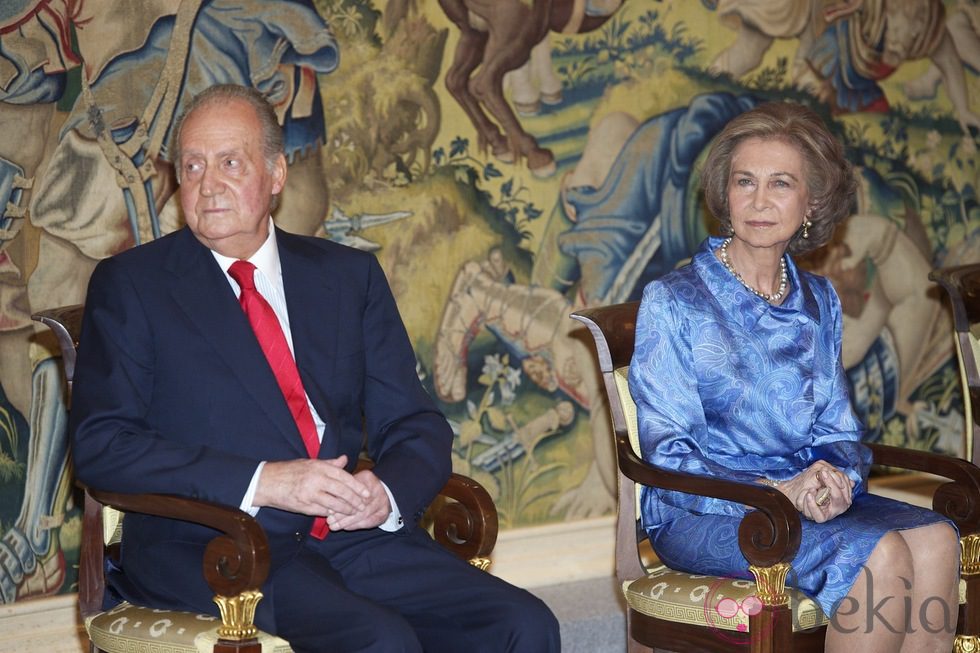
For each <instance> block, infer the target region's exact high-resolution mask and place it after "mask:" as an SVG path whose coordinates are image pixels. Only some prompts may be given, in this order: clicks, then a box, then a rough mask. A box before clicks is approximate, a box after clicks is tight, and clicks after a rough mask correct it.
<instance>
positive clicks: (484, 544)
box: [33, 305, 497, 653]
mask: <svg viewBox="0 0 980 653" xmlns="http://www.w3.org/2000/svg"><path fill="white" fill-rule="evenodd" d="M82 308H83V307H82V306H81V305H78V306H67V307H64V308H58V309H54V310H49V311H42V312H40V313H37V314H35V315H34V316H33V318H34V319H35V320H37V321H39V322H42V323H44V324H45V325H47V326H48V327H50V328H51V330H52V331H53V332H54V333H55V335H56V337H57V339H58V344H59V346H60V348H61V354H62V366H63V368H64V370H65V375H66V377H67V380H68V392H69V399H70V396H71V387H72V378H73V376H74V371H75V353H76V347H77V345H78V333H79V327H80V326H81V320H82ZM84 491H85V506H84V517H83V526H82V552H81V562H80V568H79V608H80V611H81V616H82V619H83V621H84V623H85V628H86V631H87V632H88V634H89V638H90V640H91V645H90V649H91V651H92V652H93V653H95V652H97V651H104V652H105V653H116V652H120V653H121V652H123V651H127V652H128V651H143V652H146V653H157V652H159V653H163V652H167V653H176V652H187V653H198V652H199V651H205V650H209V651H213V653H262V652H263V651H264V652H265V653H290V652H291V651H292V649H291V648H290V647H289V643H288V642H286V641H285V640H283V639H281V638H279V637H274V636H272V635H269V634H267V633H263V632H261V631H259V630H257V629H256V628H255V626H254V625H253V617H254V614H255V606H256V605H257V604H258V602H259V600H260V599H261V598H262V594H261V593H260V592H259V591H258V590H259V588H260V587H261V586H262V583H263V582H264V581H265V579H266V576H267V575H268V572H269V551H268V548H269V547H268V542H267V540H266V536H265V532H264V531H263V530H262V527H261V526H260V525H259V523H258V522H257V521H256V520H255V519H253V518H252V517H251V516H250V515H248V514H247V513H245V512H242V511H241V510H238V509H237V508H230V507H227V506H223V505H219V504H215V503H210V502H205V501H198V500H192V499H187V498H183V497H177V496H167V495H153V494H116V493H111V492H101V491H98V490H96V489H93V488H84ZM126 512H136V513H144V514H149V515H157V516H161V517H169V518H172V519H180V520H185V521H191V522H195V523H198V524H204V525H206V526H209V527H211V528H214V529H215V530H217V531H220V532H221V533H223V535H219V536H217V537H215V539H214V540H212V541H211V543H210V544H209V545H208V547H207V550H206V552H205V556H204V560H203V561H202V566H203V574H204V577H205V580H206V581H207V583H208V585H209V586H210V587H211V589H212V590H213V591H214V593H215V603H217V604H218V607H219V610H220V613H221V622H220V625H218V624H217V623H216V620H215V619H214V617H212V616H210V615H197V614H190V613H182V612H174V611H161V610H152V609H150V608H146V607H142V606H136V605H131V604H129V603H125V602H124V603H121V604H119V605H117V606H116V607H114V608H112V609H110V610H108V611H104V610H103V609H102V605H103V596H104V594H105V590H106V587H105V573H104V572H105V564H106V560H107V559H110V558H113V557H114V555H115V553H116V548H117V546H116V545H118V542H119V537H120V536H121V533H122V522H123V519H122V516H123V513H126ZM426 523H428V524H430V525H431V530H432V533H433V536H434V537H435V539H436V541H438V542H439V543H440V544H442V545H444V546H446V547H447V548H448V549H449V550H450V551H452V552H453V553H455V554H456V555H457V556H459V557H460V558H463V559H464V560H469V561H470V562H471V563H472V564H474V565H476V566H478V567H480V568H481V569H486V568H487V567H489V565H490V560H489V558H488V557H487V556H489V554H490V552H491V551H492V550H493V547H494V544H495V543H496V541H497V510H496V508H495V506H494V504H493V500H492V499H491V498H490V495H489V494H488V493H487V491H486V490H485V489H484V488H483V487H482V486H481V485H480V484H478V483H477V482H476V481H473V480H472V479H469V478H467V477H465V476H462V475H459V474H453V475H452V476H451V477H450V479H449V482H448V483H447V484H446V486H445V487H444V488H443V490H442V493H441V494H440V496H439V497H438V498H437V500H436V501H435V502H433V505H432V506H431V507H430V509H429V512H428V513H427V514H426Z"/></svg>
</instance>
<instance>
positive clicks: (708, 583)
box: [623, 565, 827, 632]
mask: <svg viewBox="0 0 980 653" xmlns="http://www.w3.org/2000/svg"><path fill="white" fill-rule="evenodd" d="M786 593H787V594H789V597H790V607H791V609H792V611H793V630H809V629H811V628H814V627H816V626H821V625H823V624H825V623H827V618H826V617H825V616H824V614H823V612H822V611H821V610H820V607H819V606H817V604H816V603H815V602H814V601H813V600H812V599H810V598H809V597H808V596H806V595H805V594H804V593H802V592H799V591H797V590H795V589H792V588H789V587H787V588H786ZM623 594H624V596H625V597H626V602H627V604H629V606H630V607H631V608H633V609H634V610H636V611H637V612H640V613H642V614H645V615H649V616H651V617H656V618H658V619H665V620H668V621H675V622H680V623H685V624H692V625H698V626H707V627H711V628H717V629H719V630H733V631H739V632H748V629H749V614H750V613H752V612H753V611H754V610H757V609H761V605H762V604H761V602H760V601H758V599H757V597H756V586H755V583H754V582H752V581H750V580H741V579H738V578H721V577H718V576H698V575H695V574H687V573H683V572H679V571H674V570H673V569H670V568H669V567H666V566H663V565H662V566H660V567H658V568H656V569H654V570H653V571H651V572H650V573H649V574H647V575H646V577H644V578H640V579H637V580H634V581H632V582H626V583H623Z"/></svg>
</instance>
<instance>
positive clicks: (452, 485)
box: [429, 473, 498, 561]
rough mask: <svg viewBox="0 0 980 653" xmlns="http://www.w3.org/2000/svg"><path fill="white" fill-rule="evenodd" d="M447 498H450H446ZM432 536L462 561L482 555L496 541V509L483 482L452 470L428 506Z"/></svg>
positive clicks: (485, 555) (491, 547)
mask: <svg viewBox="0 0 980 653" xmlns="http://www.w3.org/2000/svg"><path fill="white" fill-rule="evenodd" d="M447 499H449V500H447ZM429 517H430V518H431V519H432V526H433V537H434V538H435V540H436V541H437V542H438V543H439V544H441V545H443V546H445V547H446V548H447V549H449V550H450V551H452V552H453V553H454V554H456V555H457V556H458V557H460V558H462V559H463V560H471V561H472V560H473V559H475V558H485V557H487V556H489V555H490V552H491V551H493V547H494V545H495V544H496V543H497V528H498V523H497V508H496V507H495V506H494V504H493V499H491V498H490V494H489V493H488V492H487V491H486V489H484V487H483V486H482V485H480V484H479V483H477V482H476V481H474V480H473V479H471V478H469V477H466V476H463V475H462V474H456V473H453V474H451V475H450V476H449V481H448V482H447V483H446V485H445V486H444V487H443V488H442V490H441V491H440V493H439V497H438V498H437V500H436V501H435V502H433V504H432V506H431V507H430V508H429Z"/></svg>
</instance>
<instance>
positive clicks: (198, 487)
mask: <svg viewBox="0 0 980 653" xmlns="http://www.w3.org/2000/svg"><path fill="white" fill-rule="evenodd" d="M276 238H277V244H278V248H279V256H280V262H281V264H282V274H283V286H284V290H285V295H286V303H287V307H288V311H289V321H290V330H291V333H292V339H293V344H294V349H295V355H296V362H297V367H298V368H299V372H300V375H301V377H302V380H303V384H304V387H305V389H306V392H307V394H308V395H309V397H310V400H311V402H312V403H313V405H314V407H315V408H316V410H317V413H318V414H319V415H320V416H321V418H322V419H323V420H324V422H325V423H326V429H325V431H324V435H323V441H322V444H321V446H320V452H319V456H320V457H321V458H335V457H337V456H339V455H341V454H346V455H347V457H348V460H349V461H350V462H349V466H348V470H349V471H350V470H351V469H352V468H353V465H354V464H355V462H356V460H357V458H358V454H359V452H360V451H361V450H362V448H363V447H364V446H365V444H366V448H367V451H368V453H369V455H370V456H371V458H372V459H373V460H374V461H375V467H374V472H375V474H377V476H378V477H379V478H380V479H381V480H382V481H383V482H384V483H385V484H386V485H387V486H388V488H389V489H390V490H391V492H392V495H393V496H394V498H395V501H396V502H397V504H398V506H399V509H400V510H401V512H402V515H403V517H404V519H405V526H404V527H403V528H402V530H401V531H399V532H398V533H397V534H394V535H392V534H389V533H385V532H384V531H380V530H379V529H369V530H365V531H353V532H346V531H340V532H336V533H331V534H330V535H329V536H328V538H327V540H326V541H325V549H324V550H325V551H327V552H328V553H329V551H337V550H339V549H342V548H344V547H347V546H350V545H352V544H355V543H357V542H358V541H361V540H363V539H366V538H372V537H398V536H404V535H405V534H407V533H410V532H411V530H412V529H414V528H415V527H416V524H417V522H418V519H419V518H420V517H421V516H422V513H423V512H424V510H425V508H426V506H427V505H428V503H429V502H430V501H431V500H432V498H433V497H434V496H435V495H436V494H437V493H438V492H439V490H440V489H441V488H442V486H443V485H444V484H445V482H446V479H447V477H448V475H449V472H450V471H451V461H450V449H451V443H452V437H453V435H452V431H451V429H450V428H449V425H448V424H447V422H446V420H445V418H444V417H443V416H442V414H441V413H440V412H439V411H438V409H437V408H436V407H435V405H434V404H433V402H432V400H431V399H430V397H429V396H428V394H427V393H426V392H425V390H424V389H423V388H422V386H421V384H420V382H419V380H418V376H417V372H416V360H415V356H414V353H413V351H412V347H411V343H410V341H409V339H408V335H407V333H406V331H405V328H404V326H403V324H402V321H401V318H400V317H399V315H398V311H397V308H396V306H395V302H394V298H393V297H392V294H391V291H390V289H389V287H388V284H387V281H386V280H385V277H384V273H383V272H382V270H381V267H380V266H379V265H378V263H377V261H376V260H375V258H374V257H373V256H372V255H370V254H366V253H363V252H360V251H358V250H354V249H351V248H348V247H344V246H342V245H338V244H336V243H332V242H330V241H326V240H323V239H316V238H307V237H301V236H296V235H293V234H289V233H286V232H283V231H281V230H277V232H276ZM71 432H72V446H73V456H74V462H75V468H76V474H77V477H78V478H79V480H81V481H82V482H83V483H85V484H86V485H89V486H92V487H95V488H100V489H104V490H109V491H116V492H159V493H169V494H179V495H184V496H189V497H195V498H201V499H207V500H211V501H217V502H220V503H224V504H227V505H232V506H238V505H239V504H240V503H241V500H242V498H243V497H244V495H245V492H246V489H247V487H248V485H249V482H250V480H251V478H252V475H253V474H254V472H255V469H256V466H257V465H258V463H259V462H260V461H262V460H267V461H279V460H291V459H297V458H305V457H307V453H306V450H305V448H304V446H303V442H302V438H301V436H300V434H299V431H298V429H297V428H296V425H295V422H294V421H293V419H292V417H291V415H290V413H289V409H288V407H287V405H286V402H285V400H284V399H283V396H282V393H281V392H280V390H279V387H278V385H277V384H276V380H275V376H274V375H273V373H272V371H271V369H270V368H269V365H268V363H267V362H266V360H265V357H264V355H263V353H262V350H261V349H260V347H259V344H258V342H257V340H256V339H255V336H254V334H253V332H252V329H251V326H250V325H249V323H248V319H247V318H246V317H245V315H244V313H243V312H242V310H241V308H240V306H239V304H238V301H237V299H236V297H235V294H234V292H233V290H232V289H231V287H230V285H229V284H228V282H227V280H226V278H225V277H224V275H223V273H222V272H221V269H220V268H219V266H218V264H217V262H216V261H215V260H214V257H213V256H212V254H211V252H210V251H209V250H208V249H207V248H206V247H205V246H204V245H203V244H201V243H200V242H199V241H198V240H197V239H196V238H195V237H194V235H193V234H192V233H191V232H190V230H188V229H186V228H185V229H182V230H180V231H178V232H176V233H173V234H171V235H169V236H166V237H164V238H161V239H159V240H156V241H153V242H151V243H148V244H146V245H143V246H140V247H137V248H134V249H131V250H128V251H126V252H123V253H121V254H119V255H117V256H114V257H112V258H109V259H106V260H104V261H102V262H100V263H99V265H98V266H97V267H96V269H95V271H94V273H93V274H92V278H91V280H90V282H89V290H88V298H87V300H86V306H85V316H84V320H83V323H82V332H81V339H80V343H79V350H78V362H77V366H76V369H75V381H74V389H73V397H72V408H71ZM257 518H258V520H259V522H260V523H261V524H262V526H263V527H264V528H265V531H266V534H267V535H268V537H269V545H270V550H271V555H272V573H275V568H276V566H277V565H279V564H282V562H284V561H286V560H288V559H290V557H291V556H293V555H295V553H296V551H297V550H298V548H299V547H300V546H302V545H303V541H304V540H305V538H306V537H308V533H309V530H310V528H311V524H312V517H308V516H305V515H299V514H295V513H290V512H287V511H282V510H277V509H272V508H262V509H261V510H260V511H259V513H258V516H257ZM214 535H215V533H214V531H212V530H210V529H207V528H205V527H202V526H197V525H193V524H189V523H186V522H180V521H176V520H169V519H162V518H155V517H148V516H144V515H127V517H126V528H125V529H124V536H123V537H124V539H123V543H122V565H123V572H124V577H122V576H118V575H117V577H116V582H115V583H114V584H115V585H117V590H118V593H119V594H120V595H121V597H122V598H126V599H129V600H134V601H149V602H150V603H151V604H154V603H155V604H159V605H160V607H185V608H186V607H193V608H195V609H204V608H205V607H211V609H212V611H213V606H212V604H211V593H210V591H209V590H208V588H207V586H206V585H205V584H204V582H203V579H201V573H200V564H201V562H200V560H201V554H202V552H203V549H204V546H205V545H206V543H207V542H208V541H209V540H210V539H211V538H212V537H213V536H214Z"/></svg>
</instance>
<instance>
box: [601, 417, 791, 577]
mask: <svg viewBox="0 0 980 653" xmlns="http://www.w3.org/2000/svg"><path fill="white" fill-rule="evenodd" d="M625 437H626V436H625V435H619V434H617V436H616V438H617V447H616V449H617V452H618V455H619V467H620V469H621V470H622V471H623V473H624V474H625V475H626V476H627V477H629V478H631V479H632V480H633V481H634V482H636V483H640V484H642V485H647V486H649V487H655V488H659V489H662V490H676V491H678V492H685V493H687V494H697V495H699V496H706V497H712V498H715V499H724V500H727V501H733V502H735V503H741V504H744V505H747V506H751V507H753V508H755V510H752V511H749V512H747V513H746V514H745V516H744V517H743V518H742V523H741V524H740V525H739V527H738V545H739V548H740V549H741V550H742V555H744V556H745V559H746V560H748V561H749V563H750V564H752V565H754V566H756V567H771V566H772V565H775V564H776V563H779V562H787V563H788V562H790V561H791V560H792V559H793V558H794V557H795V556H796V551H797V550H798V549H799V547H800V537H801V535H802V526H801V522H800V513H799V511H797V510H796V508H795V507H794V506H793V504H792V502H791V501H790V500H789V499H787V498H786V497H785V496H784V495H783V494H782V493H781V492H780V491H779V490H776V489H775V488H772V487H769V486H766V485H759V484H755V483H742V482H739V481H730V480H727V479H722V478H712V477H708V476H698V475H696V474H688V473H685V472H678V471H674V470H670V469H664V468H662V467H657V466H655V465H651V464H650V463H648V462H646V461H644V460H643V459H641V458H640V457H639V456H637V455H636V453H634V452H633V448H632V447H631V446H630V444H629V441H628V440H624V439H623V438H625ZM619 440H623V441H619Z"/></svg>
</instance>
